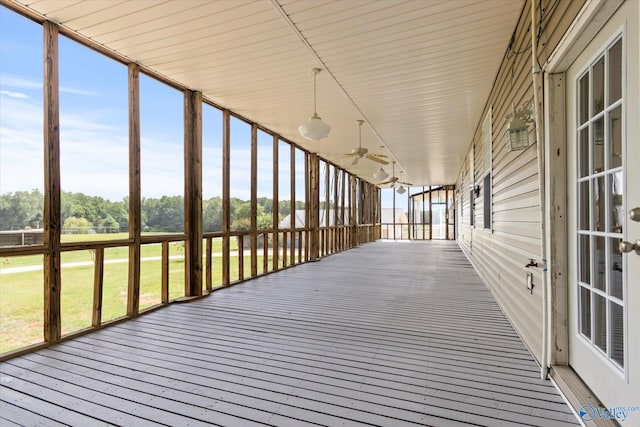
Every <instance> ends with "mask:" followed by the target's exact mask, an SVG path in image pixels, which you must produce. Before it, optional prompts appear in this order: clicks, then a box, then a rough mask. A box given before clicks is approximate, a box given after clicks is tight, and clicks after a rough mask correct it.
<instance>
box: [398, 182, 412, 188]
mask: <svg viewBox="0 0 640 427" xmlns="http://www.w3.org/2000/svg"><path fill="white" fill-rule="evenodd" d="M398 184H402V185H406V186H409V187H411V186H412V185H413V184H412V183H410V182H402V181H398Z"/></svg>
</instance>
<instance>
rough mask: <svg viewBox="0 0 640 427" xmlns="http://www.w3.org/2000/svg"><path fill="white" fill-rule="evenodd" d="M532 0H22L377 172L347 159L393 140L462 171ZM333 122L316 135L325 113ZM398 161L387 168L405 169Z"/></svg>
mask: <svg viewBox="0 0 640 427" xmlns="http://www.w3.org/2000/svg"><path fill="white" fill-rule="evenodd" d="M523 1H524V0H408V1H402V0H339V1H338V0H255V1H250V0H155V1H151V0H90V1H82V0H21V1H19V2H18V3H20V4H23V5H24V6H27V7H28V8H30V9H32V10H34V11H36V12H37V13H38V14H40V15H43V16H45V17H47V18H48V19H51V20H52V21H55V22H58V23H59V24H61V25H62V26H63V27H66V28H67V29H70V30H72V31H74V32H76V33H77V34H78V35H80V36H82V37H86V38H89V39H91V40H92V41H94V42H96V43H99V44H101V45H103V46H104V47H106V48H107V49H109V50H111V51H114V52H116V53H117V54H119V55H121V56H124V57H126V58H129V59H130V60H133V61H135V62H138V63H140V64H142V65H144V66H146V67H148V68H150V69H153V70H154V71H155V72H157V73H159V74H162V75H164V76H166V77H167V78H169V79H171V80H174V81H177V82H179V83H181V84H183V85H185V86H187V87H190V88H192V89H195V90H200V91H202V92H203V94H204V96H205V97H207V98H209V99H211V100H212V101H214V102H215V103H217V104H218V105H222V106H224V107H227V108H229V109H231V110H232V111H235V112H237V113H238V114H240V115H242V116H245V117H247V118H249V119H251V120H254V121H256V122H257V123H260V124H261V125H263V126H265V127H267V128H269V129H272V130H274V131H276V132H278V133H280V134H281V135H283V136H284V137H286V138H288V139H290V140H292V141H295V142H296V143H299V144H300V145H301V146H303V147H305V148H307V149H309V150H310V151H313V152H317V153H319V154H320V155H321V156H323V157H325V158H328V159H330V160H332V161H334V162H336V163H337V164H339V165H341V166H343V167H345V168H346V169H348V170H350V171H352V172H354V173H356V174H358V175H360V176H363V177H364V178H365V179H367V180H369V181H371V180H372V177H371V174H372V173H373V172H374V171H375V170H376V169H377V168H378V167H379V165H378V164H377V163H373V162H371V161H369V160H366V159H365V160H361V161H360V162H359V164H358V166H357V167H356V168H352V167H350V166H349V165H350V163H351V159H348V158H344V157H343V156H342V154H343V153H347V152H349V151H350V149H351V148H353V147H355V146H357V143H358V136H357V135H358V128H357V124H356V120H358V119H364V120H365V121H366V122H367V123H366V124H365V125H364V126H363V132H362V142H363V145H364V146H365V147H368V148H369V151H370V152H376V153H378V152H380V146H381V145H384V146H385V147H386V149H388V150H389V152H390V153H391V156H392V157H393V158H395V159H396V160H397V161H398V165H399V167H396V175H399V171H400V170H403V171H404V173H405V175H404V178H405V180H408V181H411V182H413V183H414V184H416V185H429V184H449V183H453V182H455V178H456V175H457V173H458V170H459V168H460V166H461V164H462V161H463V159H464V155H465V153H466V150H467V148H468V147H469V144H470V142H471V139H472V138H473V134H474V132H475V129H476V126H477V123H478V122H479V120H480V116H481V114H482V110H483V108H484V106H485V102H486V100H487V97H488V95H489V91H490V89H491V85H492V84H493V81H494V79H495V76H496V73H497V71H498V67H499V65H500V61H501V59H502V57H503V55H504V53H505V51H506V49H507V46H508V44H509V39H510V37H511V34H512V32H513V30H514V28H515V25H516V22H517V19H518V17H519V15H520V12H521V10H522V7H523ZM314 67H320V68H323V69H324V70H325V71H323V72H322V73H320V74H319V75H318V80H317V81H318V114H319V115H320V116H321V117H322V118H323V120H324V121H325V122H327V123H329V124H330V125H331V126H332V131H331V134H330V136H329V138H327V139H325V140H322V141H319V142H309V141H307V140H305V139H303V138H302V137H300V135H299V134H298V131H297V128H298V126H299V125H300V123H302V122H303V121H305V120H306V118H307V117H308V116H309V115H311V113H312V112H313V78H312V75H311V73H310V69H311V68H314ZM390 166H391V165H389V167H387V170H388V172H391V170H390V169H391V168H390Z"/></svg>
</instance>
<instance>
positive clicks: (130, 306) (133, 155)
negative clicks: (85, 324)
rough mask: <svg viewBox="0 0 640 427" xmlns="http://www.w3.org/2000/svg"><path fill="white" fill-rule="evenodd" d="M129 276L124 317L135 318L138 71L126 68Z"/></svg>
mask: <svg viewBox="0 0 640 427" xmlns="http://www.w3.org/2000/svg"><path fill="white" fill-rule="evenodd" d="M128 72H129V74H128V75H129V86H128V89H129V239H130V240H132V243H131V245H130V246H129V276H128V293H127V315H128V316H136V315H137V314H138V310H139V305H140V244H141V237H140V236H141V233H142V192H141V176H140V162H141V159H140V68H139V67H138V65H136V64H129V66H128Z"/></svg>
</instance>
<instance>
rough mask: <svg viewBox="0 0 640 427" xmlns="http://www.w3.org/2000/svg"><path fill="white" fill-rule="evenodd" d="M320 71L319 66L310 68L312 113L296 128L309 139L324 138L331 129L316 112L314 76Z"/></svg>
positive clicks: (317, 139)
mask: <svg viewBox="0 0 640 427" xmlns="http://www.w3.org/2000/svg"><path fill="white" fill-rule="evenodd" d="M320 71H322V69H321V68H313V69H311V73H312V74H313V115H312V116H311V117H309V118H308V119H307V121H306V122H304V123H303V124H301V125H300V127H299V128H298V131H300V135H302V136H303V137H304V138H306V139H308V140H310V141H319V140H321V139H323V138H326V137H327V136H329V132H330V131H331V126H329V125H328V124H326V123H324V122H323V121H322V119H321V118H320V116H318V113H317V112H316V76H317V75H318V73H319V72H320Z"/></svg>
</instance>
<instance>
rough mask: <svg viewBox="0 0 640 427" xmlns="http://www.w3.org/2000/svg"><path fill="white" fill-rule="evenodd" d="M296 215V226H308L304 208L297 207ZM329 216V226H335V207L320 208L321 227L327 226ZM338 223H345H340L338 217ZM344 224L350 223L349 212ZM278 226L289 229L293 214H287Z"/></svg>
mask: <svg viewBox="0 0 640 427" xmlns="http://www.w3.org/2000/svg"><path fill="white" fill-rule="evenodd" d="M295 216H296V220H295V228H304V227H305V226H306V224H305V211H304V209H297V210H296V211H295ZM327 216H328V217H329V218H328V220H329V223H328V224H329V227H333V226H334V225H336V224H335V217H336V216H335V212H334V209H328V210H327V209H320V227H326V226H327ZM338 216H340V212H338ZM338 225H343V224H341V223H340V220H339V219H338ZM344 225H349V216H348V215H347V213H346V212H345V219H344ZM278 227H279V228H280V229H281V230H282V229H288V228H291V214H289V215H287V216H286V217H284V218H283V219H282V221H280V222H279V223H278Z"/></svg>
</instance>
